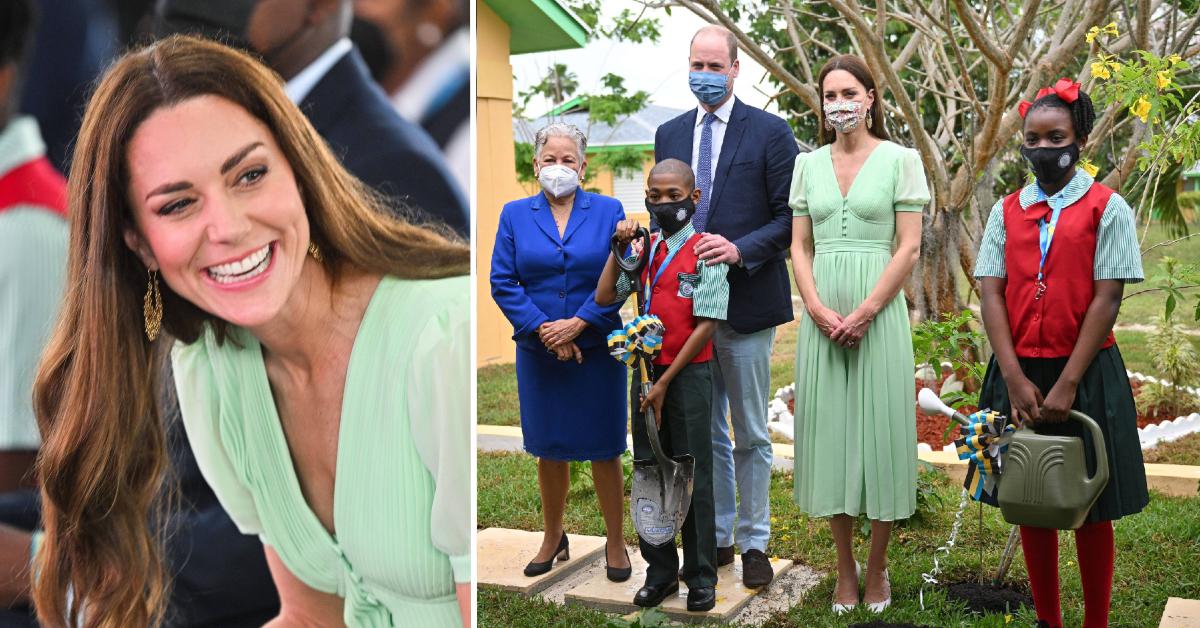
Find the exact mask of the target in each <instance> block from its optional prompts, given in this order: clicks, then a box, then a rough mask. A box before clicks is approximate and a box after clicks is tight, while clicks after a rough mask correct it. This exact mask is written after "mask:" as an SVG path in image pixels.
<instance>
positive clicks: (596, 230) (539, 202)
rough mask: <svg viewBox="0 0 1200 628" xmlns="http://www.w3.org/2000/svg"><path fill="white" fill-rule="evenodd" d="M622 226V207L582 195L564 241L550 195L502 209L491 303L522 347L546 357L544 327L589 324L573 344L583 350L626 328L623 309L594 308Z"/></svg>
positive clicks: (596, 196)
mask: <svg viewBox="0 0 1200 628" xmlns="http://www.w3.org/2000/svg"><path fill="white" fill-rule="evenodd" d="M624 219H625V210H624V209H623V208H622V207H621V201H618V200H617V199H615V198H611V197H608V196H601V195H599V194H592V193H590V192H584V191H583V190H579V191H577V192H575V203H574V205H573V206H572V209H571V217H570V218H569V219H568V220H567V228H566V230H565V231H564V233H563V237H562V238H561V239H560V238H559V237H558V228H557V227H556V226H555V224H554V216H553V215H552V214H551V213H550V203H549V201H547V200H546V196H545V194H542V193H541V192H539V193H537V194H535V195H534V196H530V197H529V198H523V199H520V200H517V201H512V202H510V203H507V204H505V205H504V209H503V210H502V211H501V212H500V227H499V229H498V230H497V232H496V246H495V248H494V249H493V250H492V274H491V282H492V299H494V300H495V301H496V305H498V306H500V310H501V311H503V312H504V316H505V317H507V318H508V321H509V322H510V323H512V326H513V340H515V341H516V342H517V346H519V347H525V348H529V349H535V350H540V351H545V348H544V345H543V344H542V342H541V340H539V339H538V335H537V328H538V326H540V325H541V324H542V323H545V322H547V321H556V320H559V319H563V318H570V317H572V316H578V317H579V318H581V319H583V320H585V321H587V323H588V326H587V328H586V329H585V330H584V331H583V333H581V334H580V335H579V337H578V338H576V339H575V344H577V345H578V346H579V348H580V349H588V348H592V347H596V346H602V345H604V344H605V340H606V338H607V337H608V334H609V332H611V331H613V330H614V329H617V328H618V327H620V326H621V316H620V314H619V312H620V309H621V304H620V303H617V304H614V305H610V306H603V307H602V306H599V305H596V284H597V283H598V282H599V281H600V273H601V272H603V271H604V263H605V262H606V261H608V251H609V242H610V240H611V239H612V234H613V231H615V230H616V226H617V223H618V222H620V221H622V220H624Z"/></svg>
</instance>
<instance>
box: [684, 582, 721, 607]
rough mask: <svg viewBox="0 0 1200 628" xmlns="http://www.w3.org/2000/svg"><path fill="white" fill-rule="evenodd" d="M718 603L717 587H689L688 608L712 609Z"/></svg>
mask: <svg viewBox="0 0 1200 628" xmlns="http://www.w3.org/2000/svg"><path fill="white" fill-rule="evenodd" d="M716 605H717V588H716V587H696V588H695V589H688V601H687V609H688V610H689V611H692V612H704V611H711V610H712V609H713V607H714V606H716Z"/></svg>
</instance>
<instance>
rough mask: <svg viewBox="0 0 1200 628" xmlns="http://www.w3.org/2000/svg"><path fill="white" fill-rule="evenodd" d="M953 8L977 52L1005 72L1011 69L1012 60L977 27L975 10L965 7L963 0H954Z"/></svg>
mask: <svg viewBox="0 0 1200 628" xmlns="http://www.w3.org/2000/svg"><path fill="white" fill-rule="evenodd" d="M954 8H955V10H957V11H958V17H959V19H960V20H962V23H963V25H964V26H966V27H967V34H968V35H970V37H971V41H973V42H975V45H976V46H978V47H979V52H981V53H983V56H985V57H987V58H988V61H991V62H992V65H994V66H996V67H997V68H1000V69H1001V70H1004V71H1005V72H1007V71H1008V70H1009V68H1011V67H1012V60H1011V59H1010V58H1009V57H1008V55H1006V54H1005V53H1004V51H1003V50H1000V47H999V46H997V45H996V42H994V41H992V40H991V38H989V37H988V35H987V33H985V32H984V31H983V27H982V26H980V25H979V18H978V16H976V15H975V10H974V9H972V8H971V7H969V6H967V3H966V2H965V0H954Z"/></svg>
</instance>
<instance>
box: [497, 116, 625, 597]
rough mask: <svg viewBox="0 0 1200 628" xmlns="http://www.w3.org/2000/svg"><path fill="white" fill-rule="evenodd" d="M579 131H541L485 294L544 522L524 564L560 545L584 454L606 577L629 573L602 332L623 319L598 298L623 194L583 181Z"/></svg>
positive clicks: (541, 569) (618, 441)
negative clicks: (509, 331)
mask: <svg viewBox="0 0 1200 628" xmlns="http://www.w3.org/2000/svg"><path fill="white" fill-rule="evenodd" d="M586 148H587V139H586V138H585V137H584V135H583V133H582V132H580V131H579V129H577V128H575V127H574V126H572V125H569V124H563V123H555V124H550V125H549V126H546V127H545V128H543V129H542V130H540V131H538V133H537V136H536V138H535V140H534V159H533V169H534V173H535V174H536V175H537V177H538V182H539V183H540V184H541V186H542V191H541V192H539V193H538V194H535V195H533V196H531V197H529V198H523V199H520V200H516V201H512V202H510V203H508V204H506V205H505V206H504V210H503V211H502V212H501V213H500V227H499V230H498V232H497V234H496V246H495V249H494V252H493V254H492V274H491V282H492V298H493V299H495V301H496V304H497V305H499V306H500V309H501V310H503V311H504V315H505V316H506V317H508V320H509V322H511V323H512V326H513V340H515V341H516V343H517V394H518V396H519V397H520V401H521V431H522V433H523V435H524V440H525V450H526V451H528V452H529V453H531V454H533V455H534V456H537V458H538V485H539V487H540V489H541V494H542V517H543V520H544V522H545V532H544V537H543V539H542V546H541V548H540V549H539V550H538V553H537V555H536V556H534V558H533V560H532V561H531V562H530V563H529V565H528V566H526V568H525V574H526V575H527V576H536V575H539V574H542V573H545V572H547V571H549V570H550V568H551V566H552V565H553V564H554V560H555V558H556V557H557V558H558V559H559V560H566V558H567V557H568V556H569V546H568V540H567V535H566V533H565V532H564V531H563V510H564V509H565V508H566V500H567V488H568V485H569V467H568V462H569V461H572V460H589V461H591V463H592V479H593V481H594V482H595V486H596V496H597V498H598V499H599V501H600V510H601V511H602V512H603V514H604V524H605V527H606V528H607V530H608V532H607V537H608V544H607V559H608V577H609V579H611V580H613V581H616V582H622V581H624V580H627V579H628V578H629V576H630V568H629V556H628V555H627V554H626V553H625V549H624V548H625V543H624V540H623V539H622V536H621V531H622V519H623V517H624V512H625V500H624V486H625V480H624V477H623V476H622V472H621V462H620V455H621V453H622V452H624V451H625V425H626V416H627V407H626V372H625V367H624V366H623V365H622V364H620V363H619V362H617V361H616V360H614V359H612V358H611V357H610V356H609V355H608V351H607V348H606V346H605V338H606V337H607V335H608V333H609V332H611V331H612V330H614V329H616V328H618V327H620V326H621V318H620V315H619V314H618V308H619V305H616V306H608V307H601V306H598V305H596V301H595V290H596V282H597V280H598V279H599V278H600V273H601V271H602V270H603V269H604V262H605V261H606V260H607V259H608V251H609V239H610V238H611V237H612V234H613V231H614V229H615V228H616V225H617V223H618V222H619V221H621V220H623V219H624V218H625V211H624V209H622V207H621V203H620V201H618V200H617V199H615V198H610V197H607V196H601V195H599V194H592V193H589V192H585V191H583V190H582V189H581V188H580V181H581V180H582V179H583V176H584V173H585V172H586V169H587V161H586V160H585V159H584V152H585V150H586Z"/></svg>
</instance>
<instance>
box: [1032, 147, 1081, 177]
mask: <svg viewBox="0 0 1200 628" xmlns="http://www.w3.org/2000/svg"><path fill="white" fill-rule="evenodd" d="M1021 156H1022V157H1024V158H1025V162H1026V163H1027V164H1029V169H1030V170H1032V171H1033V176H1035V177H1037V180H1038V182H1039V183H1043V184H1046V185H1057V184H1059V183H1061V182H1062V180H1063V179H1065V178H1067V176H1068V175H1069V174H1070V173H1071V172H1072V171H1074V170H1075V164H1076V163H1078V162H1079V144H1078V143H1077V142H1071V143H1070V144H1069V145H1067V146H1064V147H1062V148H1026V147H1024V146H1022V147H1021Z"/></svg>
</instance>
